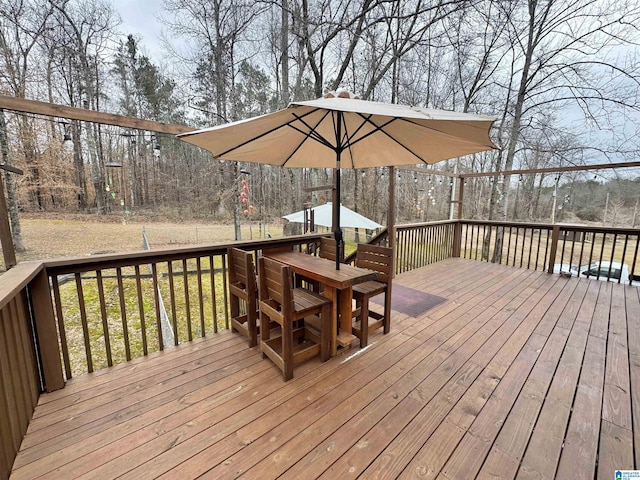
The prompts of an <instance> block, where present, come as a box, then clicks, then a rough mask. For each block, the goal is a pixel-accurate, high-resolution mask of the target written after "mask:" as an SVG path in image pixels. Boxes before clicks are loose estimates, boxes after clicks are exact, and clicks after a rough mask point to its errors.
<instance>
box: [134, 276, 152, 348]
mask: <svg viewBox="0 0 640 480" xmlns="http://www.w3.org/2000/svg"><path fill="white" fill-rule="evenodd" d="M135 272H136V291H137V293H138V312H140V336H141V337H142V354H143V355H144V356H147V355H149V348H148V345H147V323H146V319H145V315H144V302H143V300H142V284H141V283H140V265H136V266H135Z"/></svg>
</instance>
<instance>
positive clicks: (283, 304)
mask: <svg viewBox="0 0 640 480" xmlns="http://www.w3.org/2000/svg"><path fill="white" fill-rule="evenodd" d="M258 283H259V285H258V298H259V299H260V304H261V308H262V304H263V303H265V304H266V305H268V306H269V307H270V308H271V309H273V310H274V311H278V312H280V315H281V317H282V318H283V319H284V318H289V317H291V316H292V315H293V311H294V303H293V275H292V273H291V269H290V268H289V266H288V265H285V264H283V263H280V262H278V261H276V260H272V259H270V258H267V257H260V258H259V259H258ZM270 316H271V315H270Z"/></svg>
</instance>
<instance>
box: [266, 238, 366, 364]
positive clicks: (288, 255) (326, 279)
mask: <svg viewBox="0 0 640 480" xmlns="http://www.w3.org/2000/svg"><path fill="white" fill-rule="evenodd" d="M264 255H265V256H266V257H269V258H272V259H274V260H277V261H279V262H281V263H284V264H286V265H289V266H290V267H291V270H292V271H293V272H294V273H297V274H299V275H301V276H303V277H305V278H308V279H310V280H315V281H316V282H318V283H321V284H322V285H323V286H324V289H323V295H324V296H325V297H327V298H329V299H331V305H332V307H331V308H332V320H333V321H332V322H331V325H332V327H331V355H332V356H334V355H336V353H337V351H338V346H342V347H347V346H350V345H351V344H352V343H353V341H354V340H355V339H356V336H355V335H353V334H352V333H351V325H352V321H353V320H352V317H351V314H352V305H351V300H352V297H353V286H354V285H357V284H358V283H363V282H367V281H369V280H375V279H376V272H373V271H371V270H366V269H363V268H357V267H354V266H351V265H344V264H342V265H340V270H336V264H335V262H333V261H331V260H327V259H325V258H320V257H314V256H313V255H306V254H304V253H300V252H294V251H284V252H283V251H277V252H275V251H274V252H268V251H266V252H264ZM338 324H339V325H340V328H339V329H338Z"/></svg>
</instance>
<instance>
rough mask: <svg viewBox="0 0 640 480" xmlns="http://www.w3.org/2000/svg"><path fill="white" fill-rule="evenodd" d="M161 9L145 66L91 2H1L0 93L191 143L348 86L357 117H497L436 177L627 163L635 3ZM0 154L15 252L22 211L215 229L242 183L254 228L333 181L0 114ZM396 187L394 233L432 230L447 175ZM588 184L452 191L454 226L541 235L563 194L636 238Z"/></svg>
mask: <svg viewBox="0 0 640 480" xmlns="http://www.w3.org/2000/svg"><path fill="white" fill-rule="evenodd" d="M162 7H163V13H162V19H161V25H162V29H163V34H164V38H165V42H164V44H163V45H162V51H163V52H164V55H163V58H162V59H160V60H159V61H158V60H154V59H153V58H152V57H151V56H150V55H149V53H148V48H149V43H148V42H149V39H145V38H136V37H134V36H132V35H130V34H128V32H122V31H121V29H120V23H121V22H120V18H119V16H118V14H117V13H116V12H115V11H114V8H113V6H112V5H111V4H110V3H109V2H108V1H106V0H48V1H44V2H43V1H36V0H4V1H3V3H2V6H0V92H1V93H3V94H7V95H12V96H15V97H20V98H29V99H37V100H43V101H49V102H54V103H61V104H65V105H70V106H75V107H82V108H89V109H93V110H100V111H109V112H114V113H121V114H124V115H130V116H136V117H141V118H146V119H151V120H157V121H163V122H171V123H180V124H186V125H191V126H193V127H203V126H211V125H216V124H221V123H225V122H228V121H234V120H238V119H242V118H247V117H251V116H255V115H260V114H264V113H267V112H270V111H274V110H276V109H278V108H283V107H285V106H286V105H287V104H288V103H289V102H290V101H292V100H307V99H312V98H317V97H320V96H322V94H323V93H324V92H325V91H327V90H335V89H337V88H345V89H348V90H351V91H353V92H355V93H357V94H358V95H360V96H361V97H362V98H364V99H369V100H379V101H387V102H395V103H403V104H408V105H417V106H425V107H431V108H442V109H448V110H456V111H461V112H474V113H480V114H488V115H493V116H495V117H496V119H497V120H496V123H495V128H494V131H493V134H492V136H493V139H494V141H495V142H496V144H497V145H498V146H499V147H500V149H499V150H497V151H493V152H488V153H482V154H476V155H472V156H468V157H465V158H462V159H456V160H451V161H448V162H443V163H441V164H438V165H436V168H438V169H441V170H453V168H454V166H455V168H457V171H459V172H471V171H474V172H483V171H484V172H486V171H500V170H510V169H513V168H527V169H532V168H540V167H549V166H569V165H582V164H588V163H606V162H608V161H615V162H621V161H625V160H632V159H633V160H635V159H637V158H638V151H639V149H640V140H639V139H640V136H639V135H638V127H637V125H638V120H639V119H640V112H639V111H638V109H639V107H638V103H637V98H638V94H639V93H640V88H639V87H640V64H639V62H638V60H639V58H638V52H637V49H636V45H637V44H638V41H639V40H640V33H639V31H638V27H637V25H640V5H639V4H638V3H637V2H633V1H627V0H621V1H617V2H608V1H604V0H448V1H442V0H427V1H425V0H343V1H337V0H317V1H313V2H310V1H309V0H274V1H268V2H267V1H254V0H164V1H163V3H162ZM154 51H155V49H154ZM0 148H1V153H2V161H3V162H4V163H7V164H13V165H15V166H18V167H20V168H22V169H23V170H24V171H25V175H24V176H22V177H17V176H15V175H12V174H8V175H4V179H5V182H6V191H7V196H8V201H9V206H10V209H11V212H12V215H11V219H12V229H13V230H14V236H15V234H16V232H17V236H18V237H19V216H18V212H19V211H20V210H22V211H64V212H67V211H73V212H78V211H79V212H95V213H97V214H106V213H113V212H120V213H122V214H123V215H127V214H129V213H132V212H138V211H142V210H144V211H154V212H158V213H160V214H162V215H165V216H174V217H175V218H184V217H185V216H192V217H203V218H209V219H213V220H228V219H230V218H232V216H233V215H234V214H235V215H236V216H237V215H238V214H239V212H240V211H241V210H244V207H243V206H241V204H240V199H239V196H238V192H239V187H238V186H239V182H241V180H242V179H243V178H244V179H246V181H247V184H248V186H249V192H250V197H249V200H250V202H251V205H253V206H254V209H252V210H251V211H250V213H249V214H248V218H249V219H250V220H254V221H269V220H270V219H273V218H277V217H279V216H280V215H283V214H286V213H289V212H291V211H294V210H297V209H300V208H301V206H302V205H303V203H304V202H305V201H309V200H311V201H314V202H321V201H325V200H329V199H330V198H329V192H328V191H327V192H317V193H314V194H313V197H312V196H311V195H310V194H307V193H305V191H304V187H305V186H313V185H316V186H317V185H322V184H326V183H327V182H328V183H330V182H331V172H330V171H318V170H281V169H278V168H270V167H268V166H258V165H242V166H238V165H235V164H230V163H228V162H220V161H217V160H214V159H212V158H211V156H210V155H209V154H208V153H207V152H204V151H200V150H198V149H196V148H193V147H191V146H189V145H186V144H183V143H181V142H178V141H176V140H175V139H173V138H171V137H170V136H167V135H158V134H155V133H154V132H144V131H128V130H126V131H125V130H123V129H119V128H115V127H108V126H104V125H98V124H92V123H89V122H79V121H67V120H65V119H61V118H46V119H45V118H34V117H32V116H29V115H21V114H14V113H11V112H4V111H0ZM240 170H245V171H248V172H249V173H250V175H248V176H247V175H243V174H242V173H240ZM387 175H388V172H387V170H386V169H371V170H366V171H364V172H360V171H357V172H347V173H346V174H345V177H344V187H343V189H344V193H343V198H344V202H345V203H346V204H347V205H348V206H350V207H355V208H356V210H358V211H360V212H361V213H363V214H365V215H367V216H370V217H371V218H374V219H376V220H378V221H384V220H385V215H386V208H387V204H386V203H387V200H388V197H387V195H386V185H387V183H388V178H387V177H386V176H387ZM399 175H400V178H398V181H397V184H398V195H397V200H398V204H399V207H398V214H399V218H398V220H399V221H417V220H425V219H428V220H433V219H437V218H446V217H447V216H448V200H449V197H450V188H451V185H450V184H449V183H450V182H449V179H448V178H447V177H435V176H430V175H429V172H428V170H425V173H415V174H414V173H410V172H408V173H405V174H402V172H400V173H399ZM590 175H591V176H592V174H588V173H584V174H581V175H577V176H568V175H566V174H565V175H563V176H562V177H559V178H556V177H557V176H554V175H553V174H547V175H528V176H525V177H524V178H522V179H520V178H517V179H515V178H501V177H495V178H488V177H484V178H482V179H473V180H469V181H468V186H467V187H466V188H465V196H466V202H465V213H466V216H469V217H476V218H489V219H503V218H510V219H521V220H524V219H526V220H547V219H549V218H550V216H551V212H550V208H551V207H550V205H551V198H552V196H553V195H552V193H553V191H558V190H560V191H565V190H567V189H568V190H569V191H570V194H569V197H568V198H569V200H568V201H567V202H565V201H564V197H563V200H562V202H559V200H558V197H557V196H556V209H558V207H562V208H561V209H558V210H559V211H560V213H559V214H558V212H553V213H554V214H555V216H558V215H559V216H560V217H562V216H563V215H564V216H567V215H568V214H569V212H572V215H577V216H578V217H580V216H582V218H584V220H588V221H603V220H607V219H603V218H602V214H599V212H603V211H604V209H605V208H609V210H608V215H613V214H614V213H613V212H617V213H616V215H617V216H618V221H619V222H620V221H622V220H621V219H623V218H625V219H627V220H625V221H629V222H636V224H637V203H638V198H637V197H638V188H637V187H638V180H637V178H636V180H633V177H634V174H633V172H631V173H630V174H629V173H623V172H619V173H618V176H611V175H610V174H605V173H604V172H601V173H599V174H598V175H599V177H598V180H597V185H595V183H596V180H589V179H590ZM637 176H638V175H637V174H636V175H635V177H637ZM589 189H592V190H593V194H589V193H587V194H585V193H584V192H588V191H589ZM607 193H608V194H609V200H608V201H607V200H606V197H607ZM563 195H564V194H563ZM580 195H584V197H583V198H581V199H580V200H579V201H578V199H579V198H580ZM634 209H635V210H634ZM630 212H632V213H630ZM242 213H244V212H242ZM611 218H613V217H609V220H610V219H611ZM18 241H19V238H18V239H17V241H16V243H17V244H18ZM17 246H18V247H19V246H20V245H19V244H18V245H17Z"/></svg>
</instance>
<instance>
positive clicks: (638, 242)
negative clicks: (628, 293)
mask: <svg viewBox="0 0 640 480" xmlns="http://www.w3.org/2000/svg"><path fill="white" fill-rule="evenodd" d="M639 248H640V235H636V248H635V251H634V252H633V262H632V263H631V271H630V272H629V275H630V277H629V284H631V285H633V282H634V280H633V276H634V275H635V274H636V262H637V261H638V249H639Z"/></svg>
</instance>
